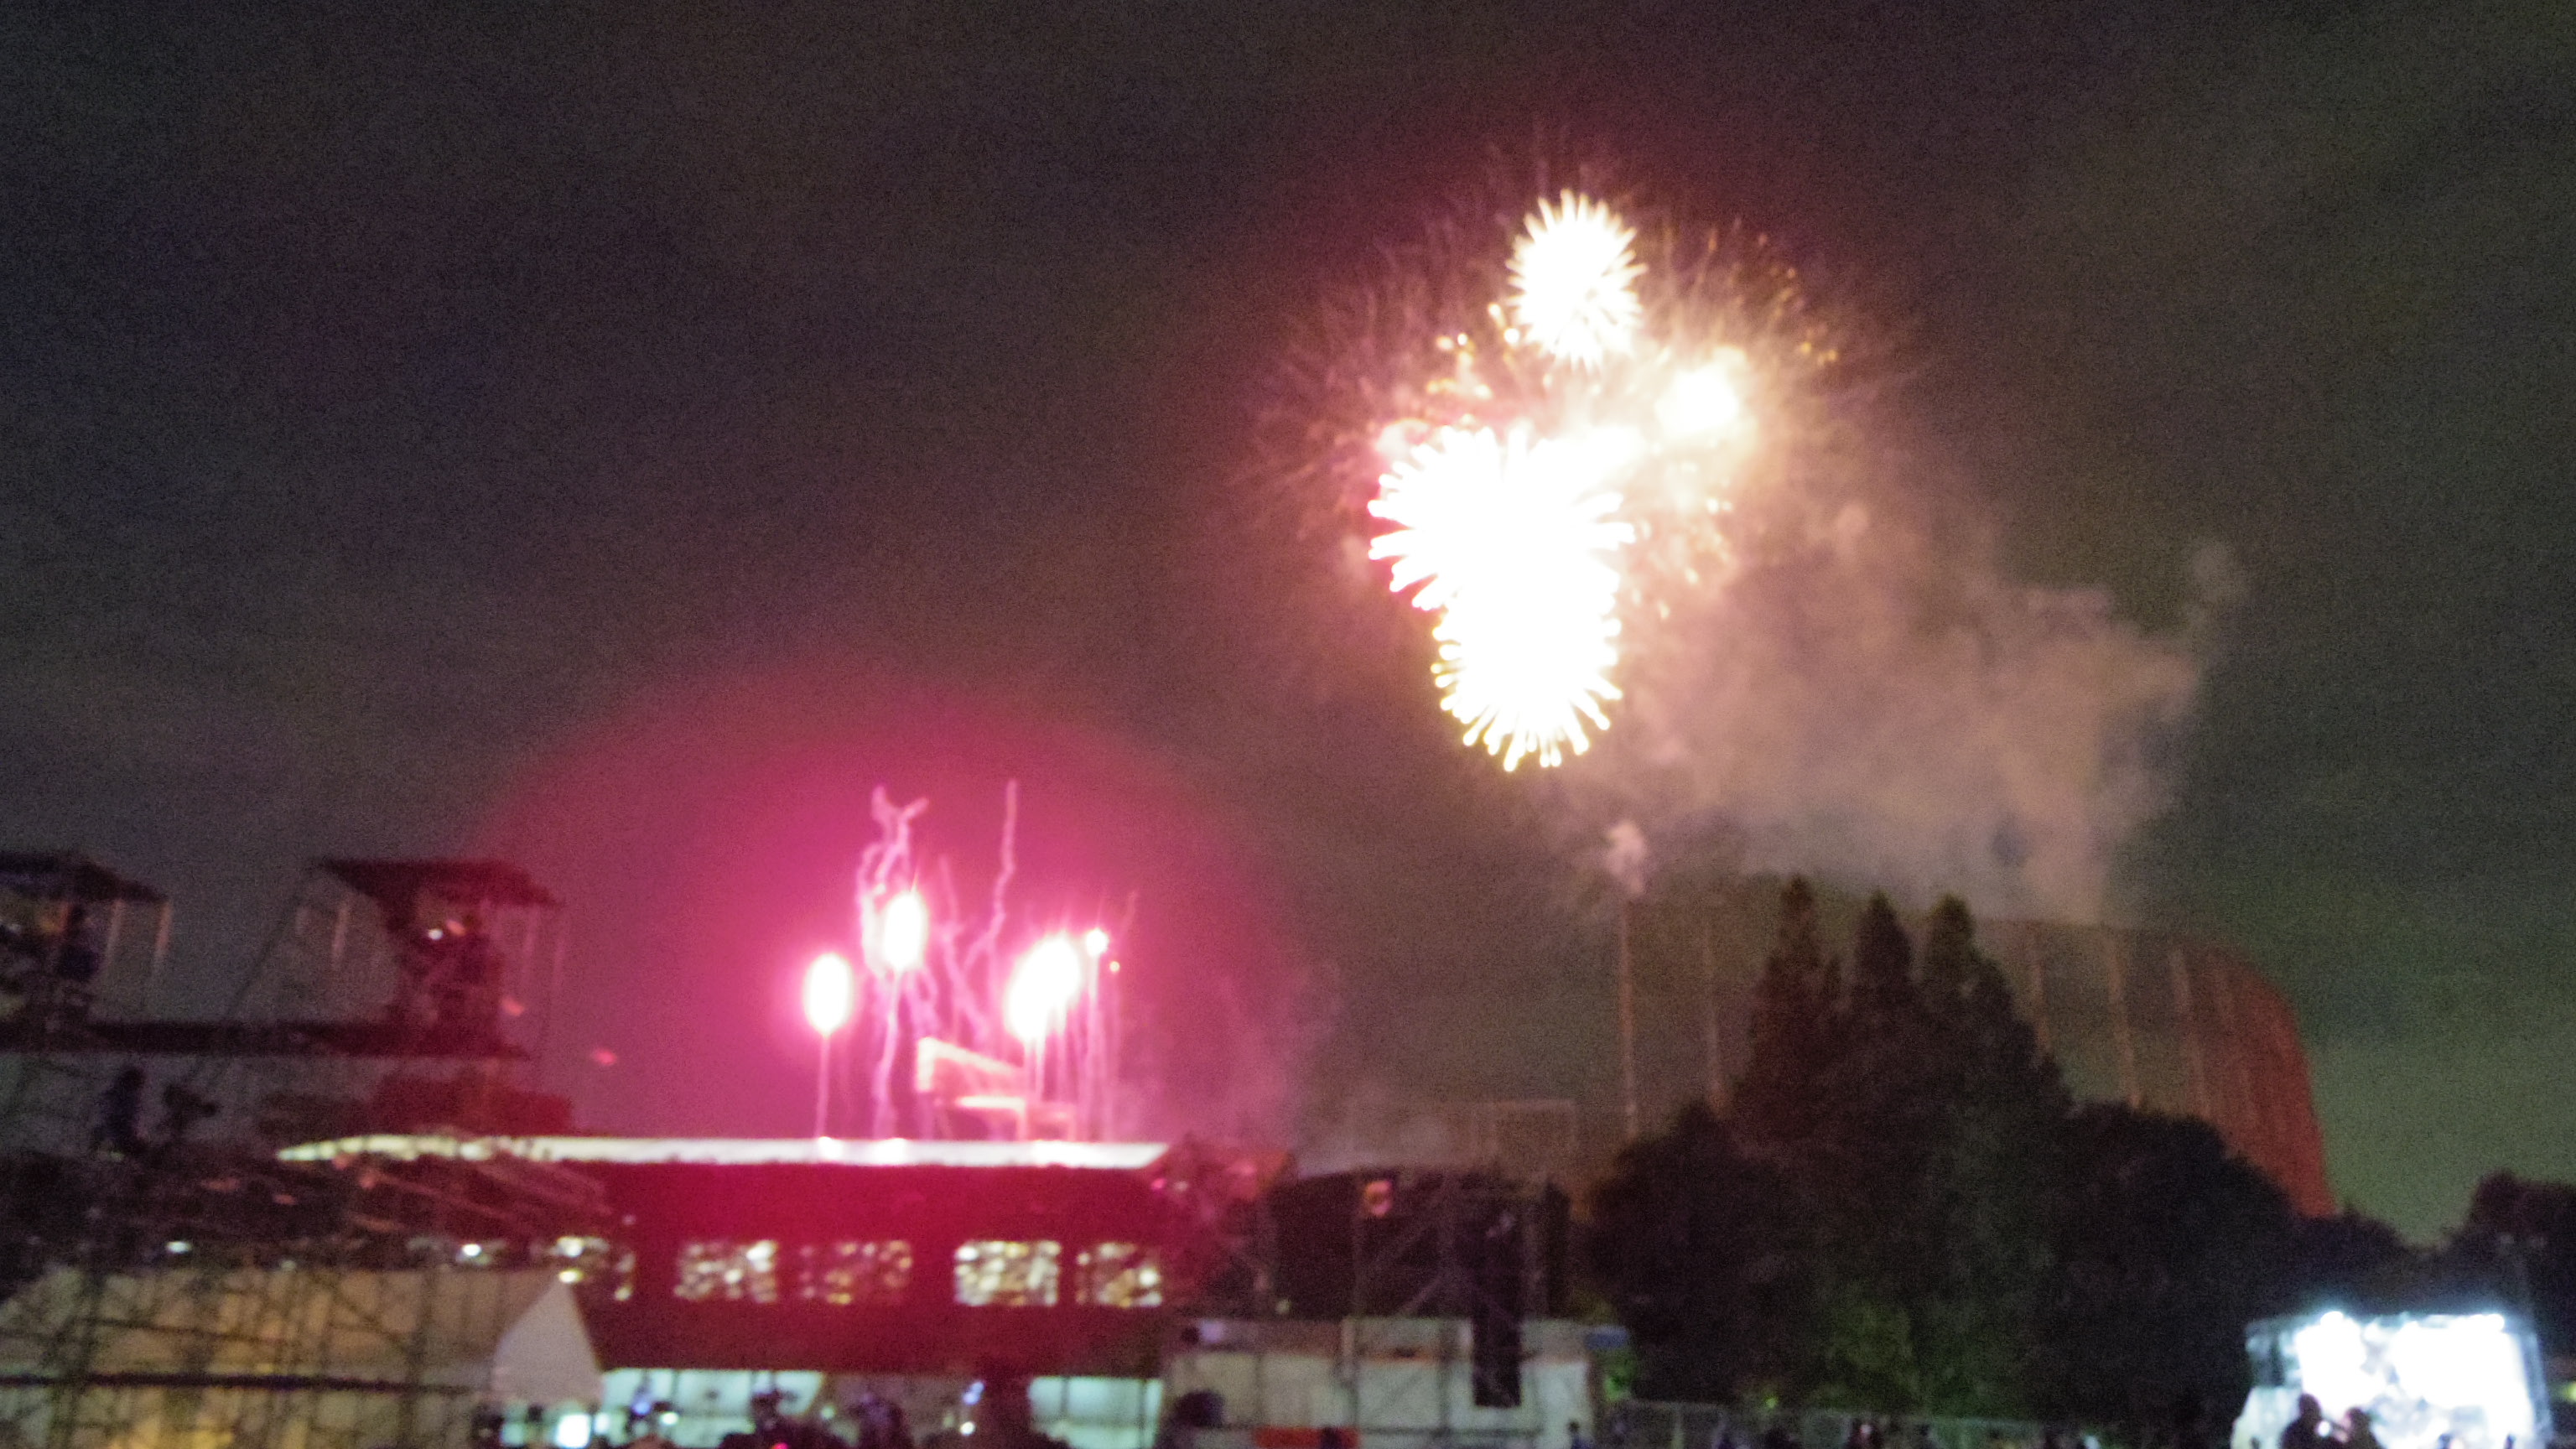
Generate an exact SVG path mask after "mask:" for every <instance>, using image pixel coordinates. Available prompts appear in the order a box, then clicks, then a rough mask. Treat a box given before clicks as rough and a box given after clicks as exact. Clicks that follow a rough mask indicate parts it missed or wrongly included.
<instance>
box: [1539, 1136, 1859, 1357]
mask: <svg viewBox="0 0 2576 1449" xmlns="http://www.w3.org/2000/svg"><path fill="white" fill-rule="evenodd" d="M1790 1201H1791V1199H1790V1197H1789V1194H1788V1192H1787V1185H1786V1184H1785V1183H1784V1182H1783V1181H1782V1180H1781V1178H1780V1177H1779V1175H1778V1174H1777V1173H1776V1172H1775V1171H1774V1170H1773V1169H1771V1168H1770V1167H1769V1166H1767V1165H1765V1164H1764V1163H1762V1162H1761V1161H1759V1160H1757V1159H1755V1158H1753V1157H1750V1156H1747V1155H1746V1154H1745V1153H1743V1152H1742V1151H1740V1150H1739V1149H1738V1148H1737V1147H1736V1145H1735V1142H1734V1140H1733V1137H1732V1135H1731V1134H1730V1132H1729V1131H1728V1129H1727V1126H1726V1124H1725V1123H1723V1122H1721V1121H1720V1120H1718V1117H1717V1114H1716V1113H1714V1112H1712V1111H1710V1110H1709V1108H1708V1107H1707V1106H1706V1105H1705V1104H1702V1103H1696V1102H1695V1103H1692V1104H1691V1105H1689V1106H1687V1107H1685V1108H1683V1109H1682V1111H1681V1112H1680V1113H1679V1115H1677V1116H1676V1117H1675V1118H1674V1120H1673V1124H1672V1126H1671V1128H1670V1129H1668V1130H1667V1131H1665V1132H1664V1133H1663V1134H1662V1135H1660V1136H1655V1137H1649V1138H1646V1139H1644V1140H1642V1141H1639V1142H1634V1143H1631V1144H1629V1145H1628V1146H1627V1147H1626V1148H1625V1149H1623V1150H1622V1151H1621V1152H1620V1154H1619V1159H1618V1162H1617V1164H1616V1165H1615V1166H1614V1167H1613V1168H1612V1170H1611V1173H1610V1176H1609V1177H1608V1178H1607V1179H1605V1180H1604V1181H1603V1182H1602V1183H1601V1184H1600V1185H1599V1186H1598V1187H1596V1188H1595V1189H1594V1190H1593V1196H1592V1216H1593V1224H1594V1232H1593V1233H1592V1235H1591V1238H1590V1240H1589V1242H1590V1252H1589V1261H1588V1263H1587V1266H1588V1267H1589V1268H1590V1269H1591V1271H1592V1272H1593V1274H1594V1275H1595V1277H1596V1279H1597V1281H1599V1282H1601V1283H1603V1284H1605V1285H1608V1286H1609V1288H1610V1291H1611V1294H1612V1303H1613V1306H1614V1307H1615V1308H1616V1309H1617V1311H1618V1314H1619V1318H1620V1321H1621V1322H1623V1323H1625V1324H1627V1325H1628V1328H1629V1331H1630V1333H1632V1334H1633V1335H1634V1336H1635V1339H1636V1342H1637V1345H1638V1391H1639V1392H1640V1393H1642V1394H1644V1395H1645V1396H1646V1397H1649V1398H1669V1399H1683V1400H1692V1401H1698V1402H1713V1401H1726V1400H1732V1399H1733V1398H1734V1397H1735V1396H1736V1393H1737V1390H1738V1388H1739V1387H1740V1386H1745V1385H1753V1384H1773V1383H1779V1382H1781V1381H1783V1380H1784V1379H1785V1378H1786V1377H1787V1376H1788V1374H1789V1373H1790V1372H1791V1371H1792V1370H1793V1369H1794V1367H1795V1365H1794V1364H1792V1363H1790V1362H1788V1361H1787V1360H1786V1359H1785V1358H1784V1357H1783V1355H1782V1352H1781V1350H1782V1348H1783V1347H1784V1346H1785V1345H1786V1344H1788V1343H1790V1342H1793V1341H1794V1340H1795V1339H1796V1337H1797V1333H1796V1331H1795V1330H1796V1326H1797V1325H1798V1324H1799V1323H1800V1320H1801V1318H1802V1315H1803V1311H1804V1307H1805V1303H1806V1300H1807V1298H1808V1296H1809V1292H1808V1289H1807V1285H1806V1284H1805V1283H1804V1282H1802V1281H1801V1280H1800V1274H1801V1271H1802V1270H1803V1268H1804V1266H1805V1263H1804V1255H1803V1254H1802V1253H1801V1252H1800V1251H1799V1245H1800V1234H1799V1232H1798V1230H1797V1226H1796V1224H1795V1221H1794V1219H1793V1218H1792V1216H1791V1215H1790V1214H1789V1213H1788V1211H1787V1209H1788V1206H1789V1203H1790ZM1784 1330H1787V1331H1785V1332H1784Z"/></svg>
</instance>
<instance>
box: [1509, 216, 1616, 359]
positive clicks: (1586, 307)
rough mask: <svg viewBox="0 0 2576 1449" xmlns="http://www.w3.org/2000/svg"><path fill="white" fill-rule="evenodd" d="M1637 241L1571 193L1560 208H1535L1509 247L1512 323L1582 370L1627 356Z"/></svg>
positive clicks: (1612, 219)
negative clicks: (1619, 355)
mask: <svg viewBox="0 0 2576 1449" xmlns="http://www.w3.org/2000/svg"><path fill="white" fill-rule="evenodd" d="M1636 240H1637V234H1636V232H1634V231H1632V230H1630V229H1629V227H1628V224H1627V223H1626V222H1623V221H1621V220H1620V219H1619V218H1618V216H1617V215H1616V214H1615V213H1613V212H1612V211H1611V210H1610V208H1608V207H1606V206H1604V205H1602V204H1601V203H1600V202H1597V201H1594V200H1593V199H1592V198H1590V197H1588V196H1578V195H1576V194H1575V193H1574V192H1571V191H1569V192H1567V193H1565V199H1564V204H1563V205H1562V206H1551V205H1549V204H1548V203H1546V202H1544V201H1542V202H1540V203H1539V208H1538V215H1536V216H1533V217H1531V218H1530V221H1529V229H1528V230H1527V231H1526V232H1524V233H1523V234H1522V236H1521V240H1520V244H1519V245H1518V246H1516V247H1514V248H1513V249H1512V267H1511V272H1512V286H1513V288H1514V291H1513V295H1512V321H1513V323H1514V324H1515V325H1516V326H1518V327H1519V328H1520V330H1521V332H1522V333H1524V334H1525V335H1526V337H1527V339H1528V340H1529V341H1531V342H1534V343H1536V344H1537V345H1538V346H1539V347H1541V348H1543V349H1545V350H1546V351H1547V352H1548V353H1549V354H1550V355H1552V356H1555V357H1559V358H1562V359H1564V360H1565V361H1567V362H1571V363H1574V364H1575V365H1577V366H1580V367H1599V366H1600V365H1601V363H1602V361H1603V360H1604V359H1605V358H1607V357H1608V356H1609V355H1611V354H1613V353H1620V352H1626V351H1627V350H1628V349H1629V347H1630V345H1631V344H1632V343H1633V342H1634V341H1635V339H1636V334H1637V325H1638V322H1639V321H1640V319H1641V318H1642V316H1643V313H1644V308H1643V307H1642V306H1641V305H1640V304H1639V303H1638V301H1637V278H1638V276H1639V275H1640V274H1641V273H1642V272H1643V271H1644V268H1642V267H1640V266H1638V265H1637V258H1636V254H1635V250H1634V247H1635V243H1636Z"/></svg>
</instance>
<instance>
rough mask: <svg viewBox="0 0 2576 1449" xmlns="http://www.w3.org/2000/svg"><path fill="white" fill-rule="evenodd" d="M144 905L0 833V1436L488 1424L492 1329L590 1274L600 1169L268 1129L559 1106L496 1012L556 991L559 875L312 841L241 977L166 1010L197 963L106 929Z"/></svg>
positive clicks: (138, 1446) (373, 1437) (312, 1439)
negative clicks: (427, 1066) (310, 862)
mask: <svg viewBox="0 0 2576 1449" xmlns="http://www.w3.org/2000/svg"><path fill="white" fill-rule="evenodd" d="M45 862H52V863H53V865H54V868H51V869H45V868H39V867H41V866H42V865H43V863H45ZM13 864H14V865H17V866H20V867H23V868H21V869H18V870H17V871H15V873H11V872H10V870H9V869H8V868H9V867H10V866H12V865H13ZM159 899H160V898H159V896H158V895H157V893H152V892H150V891H149V890H148V888H144V887H141V886H139V885H137V884H135V883H133V882H130V881H125V880H123V879H122V878H120V877H117V876H115V875H114V873H113V872H108V871H106V870H104V869H103V868H101V867H97V866H96V865H95V863H91V862H86V861H80V860H78V858H76V857H43V856H0V921H6V922H8V923H11V924H12V925H13V927H14V933H13V934H12V935H11V937H10V938H9V939H8V940H7V941H5V942H0V945H6V946H7V947H9V950H8V951H7V952H6V953H5V955H0V1074H5V1075H0V1294H5V1302H0V1449H20V1446H23V1449H35V1446H40V1445H41V1446H44V1449H107V1446H118V1449H144V1446H162V1445H167V1446H173V1449H176V1446H188V1449H198V1446H204V1449H216V1446H225V1449H253V1446H278V1449H378V1446H406V1449H407V1446H412V1445H463V1444H466V1443H468V1442H470V1441H472V1440H473V1439H474V1438H475V1437H476V1436H477V1432H478V1425H481V1426H483V1427H487V1428H488V1427H489V1421H488V1419H487V1418H486V1417H485V1415H486V1414H487V1404H488V1403H489V1401H490V1400H491V1397H492V1394H493V1392H494V1388H495V1386H494V1385H493V1384H492V1383H490V1382H489V1377H490V1360H491V1355H492V1353H493V1352H494V1349H495V1347H496V1345H497V1343H498V1340H499V1339H500V1336H501V1335H502V1333H503V1332H504V1331H505V1330H507V1329H508V1328H509V1327H510V1326H511V1324H512V1323H513V1322H515V1321H516V1320H517V1319H518V1318H519V1316H521V1315H523V1314H525V1313H526V1312H528V1311H529V1308H530V1305H531V1304H532V1303H533V1302H534V1301H535V1298H536V1295H538V1294H539V1293H541V1292H542V1291H544V1290H545V1289H546V1288H548V1287H549V1286H550V1285H553V1284H555V1283H557V1282H559V1281H577V1280H578V1279H579V1278H581V1277H582V1276H583V1275H585V1274H588V1273H592V1272H596V1271H599V1269H600V1267H601V1264H602V1262H603V1260H604V1258H605V1255H606V1252H607V1249H606V1244H605V1243H604V1242H603V1241H602V1240H601V1239H600V1237H598V1236H597V1234H598V1232H599V1230H600V1224H601V1222H602V1221H603V1219H604V1209H603V1208H602V1206H601V1203H600V1200H599V1197H598V1191H597V1188H596V1186H595V1184H593V1183H591V1182H590V1181H589V1180H588V1179H586V1178H583V1177H580V1176H578V1175H576V1174H573V1173H571V1172H569V1171H567V1170H565V1169H561V1168H553V1167H548V1166H546V1165H544V1164H535V1163H526V1162H511V1161H501V1162H478V1161H461V1160H425V1161H421V1162H412V1163H388V1162H381V1161H373V1160H370V1161H368V1162H365V1163H355V1162H352V1163H342V1164H335V1163H331V1162H298V1161H285V1160H281V1159H280V1158H279V1156H278V1149H279V1148H281V1147H283V1146H285V1145H288V1144H290V1143H292V1142H296V1141H301V1140H307V1139H309V1138H312V1137H317V1136H335V1135H341V1134H342V1133H344V1132H346V1131H347V1130H350V1129H352V1128H358V1129H364V1128H366V1127H369V1126H397V1125H400V1126H416V1125H420V1124H418V1123H417V1122H406V1123H400V1124H397V1123H392V1122H387V1121H384V1120H383V1118H384V1116H385V1114H387V1113H389V1112H395V1111H409V1112H413V1113H415V1114H417V1113H419V1112H424V1111H426V1112H445V1113H447V1114H448V1115H450V1116H452V1117H456V1118H470V1117H473V1116H475V1115H477V1114H482V1115H485V1116H489V1115H490V1114H492V1113H495V1112H499V1111H503V1110H507V1109H510V1108H512V1107H513V1106H516V1107H518V1108H520V1109H524V1108H525V1105H526V1104H527V1103H528V1102H530V1101H538V1102H542V1101H543V1099H538V1098H533V1097H532V1096H531V1095H530V1094H529V1093H527V1092H526V1091H525V1090H524V1089H523V1088H521V1087H519V1086H518V1085H516V1084H515V1083H514V1082H513V1081H512V1076H513V1068H514V1066H515V1064H516V1063H518V1062H520V1061H522V1060H524V1053H522V1052H521V1051H520V1050H519V1049H518V1047H517V1046H516V1045H515V1044H514V1043H513V1042H512V1041H511V1040H510V1039H509V1036H508V1034H507V1033H505V1031H504V1029H503V1028H504V1024H505V1023H511V1022H514V1020H515V1019H517V1018H525V1017H527V1016H529V1015H530V1014H531V1013H530V1012H529V1010H528V1007H527V1005H526V1003H529V1002H532V1001H534V1002H542V1001H544V1000H547V999H549V998H550V997H551V994H552V988H553V985H554V982H555V979H556V977H557V975H558V974H559V970H560V954H559V952H560V942H561V930H560V924H559V922H558V921H556V920H555V919H554V917H555V911H556V907H555V902H554V901H553V898H552V897H551V896H548V895H547V894H546V893H545V892H544V891H543V890H541V889H540V888H538V887H537V886H535V884H534V883H533V882H531V881H529V880H528V879H527V878H526V876H525V875H524V874H523V873H521V872H518V871H517V870H516V869H515V868H512V867H506V866H499V865H495V864H491V863H483V862H395V861H325V862H320V863H317V864H316V865H315V867H314V868H313V869H312V870H311V871H310V872H308V873H307V876H306V878H305V879H304V881H303V882H302V883H301V884H300V885H299V887H298V889H297V891H296V893H295V895H294V897H293V898H292V900H291V901H290V902H289V904H288V906H287V908H286V910H285V912H284V914H283V915H282V917H281V919H280V920H279V922H278V925H277V928H276V929H275V931H274V932H272V934H271V937H270V939H269V941H268V943H267V944H266V946H265V947H264V948H263V950H262V951H261V953H260V955H259V956H258V958H257V959H256V960H255V961H254V962H253V963H252V966H251V969H250V970H249V971H247V972H246V973H245V974H244V976H243V977H242V978H241V979H240V980H238V981H237V982H235V983H233V988H232V990H231V991H230V992H229V994H228V996H227V997H226V999H224V1000H223V1001H221V1002H220V1003H218V1004H217V1006H216V1007H215V1009H214V1010H213V1011H212V1013H210V1014H206V1013H201V1014H196V1015H179V1014H172V1015H168V1016H161V1015H156V1014H155V1008H156V1006H157V1005H159V1004H160V1000H161V999H167V998H169V997H171V996H173V995H179V994H183V993H184V992H185V990H186V989H187V988H189V987H191V986H194V985H196V984H197V983H191V982H173V981H170V980H168V979H167V978H166V976H165V974H164V973H163V971H162V970H161V969H160V962H159V951H158V949H157V942H156V949H155V950H154V952H153V959H152V961H151V964H150V966H149V967H148V968H146V969H139V970H138V969H136V967H135V965H134V964H133V963H132V962H129V961H127V960H124V959H122V958H121V957H120V955H119V946H120V944H121V943H119V942H117V941H116V939H115V938H114V936H113V935H111V936H110V938H109V941H108V943H107V945H106V946H105V948H104V949H101V948H100V946H99V945H98V944H97V942H96V935H95V928H94V926H92V925H90V924H89V923H91V922H94V921H96V920H97V918H98V917H99V915H101V914H102V913H105V914H110V915H113V914H114V912H113V911H106V912H103V911H102V903H103V902H109V901H132V900H143V901H148V902H151V903H158V902H159ZM165 919H166V917H165ZM154 934H155V937H156V938H157V940H166V934H164V933H162V932H159V931H156V932H155V933H154ZM129 949H130V948H129ZM67 961H68V962H71V963H72V966H71V967H70V968H67V967H66V966H65V963H66V962H67ZM538 1019H540V1020H541V1019H542V1018H541V1017H539V1018H538ZM532 1024H533V1023H527V1024H524V1025H521V1029H522V1030H524V1029H526V1025H532ZM421 1063H441V1064H445V1066H446V1067H447V1068H448V1069H449V1070H451V1071H452V1073H453V1075H452V1076H450V1077H448V1078H445V1079H443V1080H437V1081H428V1080H425V1079H423V1078H421V1077H418V1076H412V1075H406V1072H405V1068H406V1067H415V1068H416V1067H417V1066H418V1064H421ZM156 1077H157V1081H156V1080H155V1078H156ZM156 1087H157V1089H158V1091H157V1102H156V1100H155V1097H156V1093H155V1091H154V1089H155V1088H156ZM156 1105H157V1109H158V1110H157V1111H155V1110H154V1109H155V1107H156ZM450 1125H459V1126H468V1127H471V1126H476V1125H483V1126H486V1127H488V1126H489V1124H488V1123H486V1124H478V1123H475V1122H471V1121H458V1122H455V1123H452V1124H450Z"/></svg>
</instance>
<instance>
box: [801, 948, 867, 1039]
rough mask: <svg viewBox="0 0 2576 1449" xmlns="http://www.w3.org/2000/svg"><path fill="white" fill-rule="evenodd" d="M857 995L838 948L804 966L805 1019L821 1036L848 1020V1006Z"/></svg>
mask: <svg viewBox="0 0 2576 1449" xmlns="http://www.w3.org/2000/svg"><path fill="white" fill-rule="evenodd" d="M857 996H858V983H857V982H856V981H855V980H853V979H852V978H851V976H850V963H849V962H848V961H845V960H843V959H842V958H841V955H840V953H839V952H837V951H826V952H824V953H823V954H822V955H820V956H817V957H815V958H814V964H813V965H811V966H808V967H806V968H805V1020H806V1021H807V1022H808V1023H809V1024H811V1025H812V1026H813V1028H814V1030H816V1031H817V1032H820V1033H821V1034H823V1035H824V1036H827V1037H828V1036H830V1035H831V1034H832V1033H834V1032H836V1031H839V1030H840V1029H841V1028H842V1027H845V1026H847V1025H849V1024H850V1008H851V1007H852V1006H853V1005H854V1004H855V1000H856V997H857Z"/></svg>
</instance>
